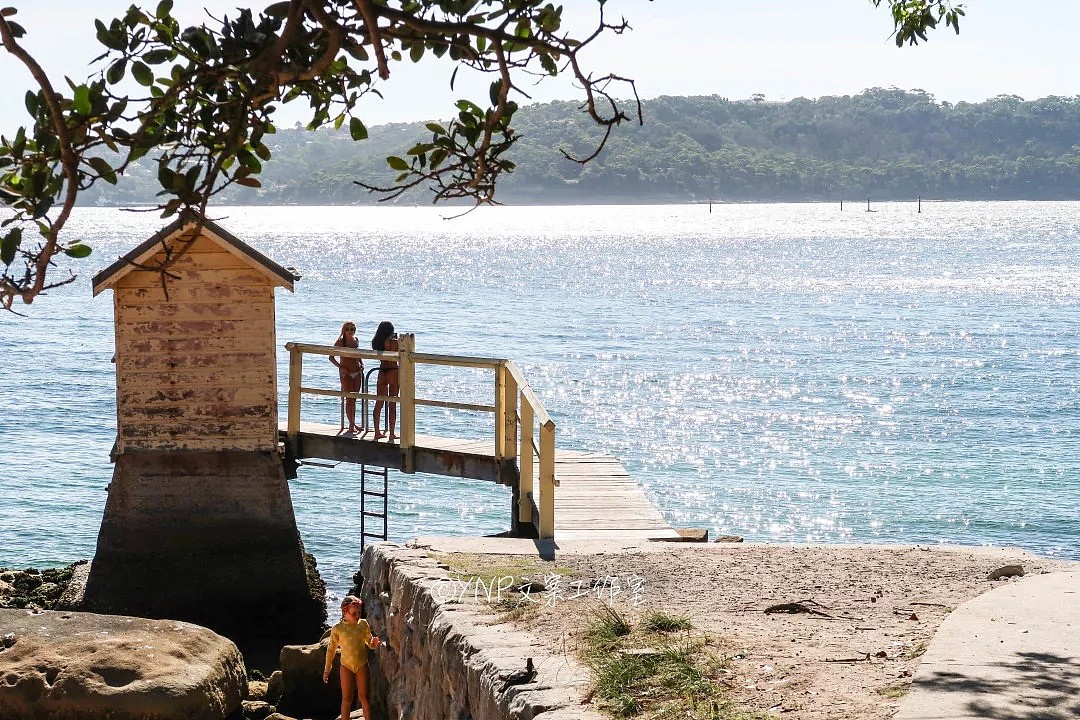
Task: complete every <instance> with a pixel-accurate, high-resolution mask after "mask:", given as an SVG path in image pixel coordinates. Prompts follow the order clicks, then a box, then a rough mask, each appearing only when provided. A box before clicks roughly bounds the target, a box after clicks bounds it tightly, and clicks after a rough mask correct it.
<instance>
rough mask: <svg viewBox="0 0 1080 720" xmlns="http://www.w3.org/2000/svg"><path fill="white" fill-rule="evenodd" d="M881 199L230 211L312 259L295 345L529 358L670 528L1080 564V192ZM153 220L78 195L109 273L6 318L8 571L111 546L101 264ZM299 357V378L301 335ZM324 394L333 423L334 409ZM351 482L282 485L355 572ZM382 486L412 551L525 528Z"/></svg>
mask: <svg viewBox="0 0 1080 720" xmlns="http://www.w3.org/2000/svg"><path fill="white" fill-rule="evenodd" d="M875 209H876V212H871V213H867V212H865V211H864V209H861V208H851V207H850V206H849V207H848V208H847V209H845V210H844V212H842V213H841V212H840V211H839V207H838V206H836V205H820V204H806V205H717V206H714V207H713V208H712V212H711V213H710V212H709V210H708V208H707V207H706V206H703V205H694V206H645V207H643V206H619V207H524V208H518V207H515V208H511V207H499V208H485V209H480V210H477V211H475V212H472V213H469V214H467V215H465V216H463V217H458V218H456V219H453V220H447V219H445V218H446V217H447V216H449V215H453V214H455V213H456V212H457V211H455V210H453V209H443V208H438V209H436V208H393V207H391V208H368V207H363V208H361V207H332V208H306V207H272V208H261V207H260V208H223V209H220V210H218V211H217V216H218V219H219V222H220V223H221V224H222V225H223V226H224V227H225V228H226V229H228V230H229V231H230V232H232V233H234V234H235V235H237V236H238V237H240V238H241V239H243V240H245V241H246V242H249V243H250V244H251V245H253V246H254V247H256V248H257V249H259V250H260V251H262V252H264V253H266V254H267V255H269V256H270V257H272V258H274V259H275V260H276V261H277V262H279V263H280V264H282V265H286V266H289V265H291V266H295V267H296V268H298V269H299V271H300V272H301V274H302V275H303V278H302V279H301V280H300V281H299V282H298V283H297V286H296V293H295V294H291V295H290V294H288V293H285V292H279V294H278V309H277V315H278V342H279V345H284V343H285V342H288V341H301V342H317V343H327V344H328V343H331V342H332V341H333V340H334V338H335V337H336V335H337V332H338V329H339V328H340V326H341V323H342V321H343V320H345V319H353V320H355V321H357V323H358V325H359V326H360V332H359V333H358V335H359V336H360V338H361V341H362V342H366V340H367V338H368V337H369V335H370V333H371V332H373V331H374V328H375V326H376V325H377V324H378V322H379V321H380V320H382V319H390V320H392V321H393V322H394V323H395V325H396V326H397V328H398V330H399V331H407V332H414V333H416V336H417V345H418V348H419V349H420V350H421V351H426V352H443V353H453V354H470V355H488V356H497V357H508V358H511V359H513V360H514V361H515V362H517V363H518V364H519V365H520V366H521V367H522V368H523V370H524V372H525V375H526V377H527V378H528V380H529V382H530V384H531V385H532V386H533V388H534V389H535V390H536V391H537V393H538V394H539V396H540V398H541V399H542V401H543V402H544V403H545V405H546V407H547V408H548V410H549V411H550V412H551V413H552V415H553V416H554V418H555V420H556V423H557V424H558V442H559V445H560V446H562V447H567V448H580V449H590V450H596V451H601V452H605V453H608V454H612V455H615V456H617V457H618V458H620V460H621V461H622V462H623V464H624V465H625V467H626V468H627V469H628V470H629V472H630V473H631V475H632V476H633V477H634V479H635V480H636V481H637V482H638V483H640V484H641V485H642V486H643V487H644V488H645V490H646V492H647V494H648V495H649V497H650V498H651V499H652V501H653V502H654V503H656V504H657V505H658V507H660V509H661V510H662V511H663V513H664V515H665V517H666V518H667V519H668V520H669V521H670V522H671V523H673V524H675V525H678V526H696V527H707V528H709V529H710V530H711V531H712V532H713V533H714V534H715V533H722V534H739V535H743V536H744V537H746V538H747V539H750V540H765V541H773V542H890V543H900V542H903V543H916V542H918V543H938V542H948V543H965V544H997V545H1004V544H1015V545H1020V546H1023V547H1026V548H1029V549H1031V550H1034V551H1036V552H1040V553H1044V554H1050V555H1058V556H1063V557H1071V558H1080V523H1077V521H1076V516H1077V511H1078V510H1080V442H1078V432H1080V409H1078V395H1080V380H1078V378H1080V372H1078V371H1080V342H1078V338H1077V330H1078V322H1077V320H1076V318H1077V305H1078V302H1080V271H1078V270H1077V268H1080V234H1078V231H1077V228H1078V227H1080V204H1076V203H925V202H924V203H923V212H922V213H921V214H918V213H916V212H915V207H914V204H913V203H909V204H899V203H897V204H882V205H879V206H877V207H876V208H875ZM160 224H161V221H160V220H159V219H158V218H156V217H154V216H152V215H141V214H129V213H121V212H119V211H116V210H109V209H83V210H80V211H79V212H78V213H77V214H76V216H75V218H74V220H73V226H74V229H75V230H76V234H77V235H79V236H80V237H83V238H84V239H85V240H86V241H87V242H89V243H90V244H91V245H93V246H94V248H95V255H94V256H93V261H94V262H93V263H91V265H90V266H88V265H86V264H85V263H84V264H81V265H80V266H79V268H78V269H79V272H80V274H81V277H80V280H79V281H78V282H77V283H75V284H73V285H72V286H69V287H65V288H62V289H59V290H56V291H54V292H53V293H52V294H51V295H50V296H49V297H48V298H42V299H40V300H39V301H38V302H37V303H35V304H34V306H32V307H31V308H29V309H28V313H29V317H26V318H17V317H12V316H9V315H4V316H0V344H2V346H3V351H4V356H5V358H11V360H9V361H7V362H5V364H4V366H3V367H2V368H0V379H2V380H3V381H4V383H5V387H6V392H5V401H4V403H5V407H4V408H3V411H4V412H3V417H4V418H5V419H4V421H3V423H4V424H3V440H4V441H5V445H6V448H7V461H8V473H7V477H8V480H7V481H5V483H4V484H3V485H2V486H0V487H2V488H3V489H2V490H0V508H2V513H0V515H2V516H3V519H4V520H3V523H2V525H3V528H2V529H0V566H3V565H26V564H56V563H61V562H70V561H72V560H76V559H80V558H85V557H90V556H91V555H92V554H93V547H94V539H95V537H96V532H97V525H98V523H99V522H100V516H101V510H102V507H103V505H104V500H105V491H104V488H105V486H106V485H107V484H108V481H109V476H110V473H111V467H110V465H109V462H108V452H109V448H110V446H111V444H112V439H113V437H114V435H115V409H114V404H113V403H114V385H113V369H112V366H111V365H110V364H109V356H110V355H111V345H112V318H111V314H112V306H111V296H110V294H109V293H106V294H104V295H102V296H100V297H98V298H95V299H93V300H91V299H90V289H89V277H90V275H91V274H92V273H91V272H89V268H90V267H93V266H97V267H102V266H104V265H106V264H107V263H108V262H109V261H111V260H112V259H113V258H115V257H116V256H117V255H118V254H120V253H123V252H126V251H127V250H129V249H130V248H132V247H134V246H135V245H136V244H137V243H139V242H141V241H142V240H143V239H145V238H146V237H148V236H149V235H151V234H152V233H153V232H155V231H156V230H157V229H158V228H159V227H160ZM60 270H61V271H63V270H64V268H61V269H60ZM53 357H56V358H57V359H58V360H61V362H59V363H58V366H57V367H56V368H55V370H50V371H49V372H47V373H43V372H42V371H41V370H40V367H41V365H40V363H41V359H44V358H53ZM278 362H279V377H280V380H279V387H280V388H282V389H284V388H285V387H287V357H286V355H285V353H284V352H282V353H280V354H279V357H278ZM332 370H333V368H332V367H331V366H330V365H329V363H326V364H325V367H323V366H322V365H321V364H314V363H313V364H309V366H308V367H307V369H306V375H305V382H307V381H308V374H310V380H311V381H312V382H323V383H328V384H330V385H332V384H333V382H334V377H335V376H334V375H333V373H332ZM419 381H420V382H421V384H422V385H423V392H424V393H430V394H431V395H434V396H440V397H448V398H451V399H455V400H459V401H462V402H490V398H487V397H486V395H485V393H487V392H489V391H488V388H489V385H490V378H487V377H486V376H484V375H483V374H481V373H473V374H468V373H466V374H464V375H462V374H456V375H448V374H445V373H443V374H440V373H438V372H433V373H432V374H430V375H423V376H421V377H420V378H419ZM328 386H329V385H328ZM305 407H308V406H307V405H305ZM282 408H284V396H283V397H282ZM311 408H312V409H313V412H315V413H323V414H324V415H325V417H323V418H321V419H323V420H324V421H328V422H336V418H337V405H336V403H332V402H329V403H325V402H324V403H322V404H318V403H312V405H311ZM282 412H284V410H283V409H282ZM313 419H314V418H313ZM475 421H476V418H475V417H470V416H468V415H463V414H461V413H454V412H450V411H443V410H433V409H432V410H425V411H424V412H423V413H422V414H421V415H420V423H421V432H423V431H424V430H425V428H426V429H427V430H428V431H433V430H434V429H436V428H438V430H439V432H440V433H444V434H445V429H446V428H453V429H454V430H455V432H461V433H463V434H468V433H469V432H470V427H472V426H475ZM488 422H489V423H490V420H488ZM451 434H452V433H451ZM357 483H358V472H357V471H356V469H355V468H347V467H346V466H340V467H339V468H337V469H334V470H330V469H325V468H314V467H305V468H303V469H302V470H301V473H300V477H299V478H298V479H297V480H296V481H294V482H292V483H291V489H292V493H293V500H294V504H295V506H296V512H297V517H298V521H299V523H300V526H301V532H302V535H303V537H304V541H305V543H306V544H307V546H308V548H309V550H311V551H312V552H314V553H315V554H316V556H317V557H318V558H319V562H320V566H321V567H322V568H323V572H324V574H328V575H329V579H330V580H331V581H332V582H334V583H337V584H341V583H343V582H344V579H343V578H347V577H348V576H350V575H351V574H352V571H353V570H354V569H355V566H356V559H357V556H358V543H357V537H356V536H357V533H358V530H359V517H358V513H359V508H358V502H357V499H356V491H357ZM391 493H392V498H391V511H392V517H391V521H390V531H391V535H392V537H393V538H396V539H399V540H401V539H405V538H408V537H411V536H414V535H417V534H441V533H446V534H450V533H454V534H459V533H492V532H499V531H501V530H504V529H506V527H507V526H508V522H509V506H510V498H509V493H508V491H507V490H506V489H505V488H501V487H493V486H490V485H484V484H482V483H478V482H474V481H466V480H453V479H448V478H440V477H433V476H420V475H416V476H407V475H401V474H396V473H395V474H392V479H391Z"/></svg>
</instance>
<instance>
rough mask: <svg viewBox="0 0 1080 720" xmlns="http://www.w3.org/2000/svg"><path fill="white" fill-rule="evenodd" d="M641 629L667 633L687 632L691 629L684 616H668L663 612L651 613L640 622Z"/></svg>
mask: <svg viewBox="0 0 1080 720" xmlns="http://www.w3.org/2000/svg"><path fill="white" fill-rule="evenodd" d="M641 624H642V627H644V628H645V629H646V630H648V631H649V632H658V633H668V632H677V631H680V630H689V629H690V628H691V627H693V624H692V623H691V622H690V618H688V617H686V616H675V615H668V614H667V613H664V612H659V611H656V612H651V613H649V614H648V615H646V616H645V617H644V618H642V620H641Z"/></svg>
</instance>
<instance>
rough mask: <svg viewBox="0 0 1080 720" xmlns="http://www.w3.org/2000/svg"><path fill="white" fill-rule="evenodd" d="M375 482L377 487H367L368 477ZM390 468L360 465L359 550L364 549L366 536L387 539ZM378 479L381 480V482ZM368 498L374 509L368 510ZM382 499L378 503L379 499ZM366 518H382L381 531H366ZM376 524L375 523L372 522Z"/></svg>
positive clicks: (375, 519)
mask: <svg viewBox="0 0 1080 720" xmlns="http://www.w3.org/2000/svg"><path fill="white" fill-rule="evenodd" d="M369 478H370V479H371V480H372V481H374V482H375V485H376V487H377V488H378V489H376V490H371V489H368V479H369ZM389 478H390V470H389V469H387V468H385V467H378V466H375V465H361V466H360V552H363V551H364V547H365V546H366V545H367V541H368V538H371V539H372V540H386V539H387V516H388V515H389V511H388V507H387V503H388V498H389V496H390V488H389ZM378 481H382V482H381V484H380V483H379V482H378ZM369 499H370V500H371V501H372V502H371V505H373V506H374V507H375V509H374V510H369V509H368V505H369ZM380 499H381V500H382V502H381V503H380V502H379V500H380ZM368 518H372V520H373V521H377V520H382V532H368ZM372 524H377V523H374V522H373V523H372Z"/></svg>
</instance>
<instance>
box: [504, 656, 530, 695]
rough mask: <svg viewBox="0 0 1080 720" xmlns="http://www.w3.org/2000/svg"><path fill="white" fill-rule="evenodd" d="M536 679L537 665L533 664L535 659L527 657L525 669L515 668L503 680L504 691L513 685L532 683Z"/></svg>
mask: <svg viewBox="0 0 1080 720" xmlns="http://www.w3.org/2000/svg"><path fill="white" fill-rule="evenodd" d="M535 679H536V667H535V666H534V665H533V659H532V658H525V669H524V670H515V671H514V672H512V673H510V674H509V675H507V676H506V679H505V680H503V686H502V691H503V692H506V690H507V689H508V688H509V687H510V686H511V685H525V684H527V683H531V682H532V681H533V680H535Z"/></svg>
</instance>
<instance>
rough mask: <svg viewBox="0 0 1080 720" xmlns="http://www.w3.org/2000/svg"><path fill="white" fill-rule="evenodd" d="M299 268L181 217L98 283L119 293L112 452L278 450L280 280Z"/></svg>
mask: <svg viewBox="0 0 1080 720" xmlns="http://www.w3.org/2000/svg"><path fill="white" fill-rule="evenodd" d="M294 279H295V278H294V276H293V273H292V272H291V271H289V270H287V269H285V268H283V267H281V266H280V265H278V264H277V263H275V262H274V261H273V260H271V259H269V258H267V257H266V256H265V255H263V254H261V253H259V252H258V251H257V250H255V249H254V248H252V247H250V246H249V245H246V244H245V243H243V242H241V241H240V240H238V239H237V238H236V237H235V236H233V235H232V234H231V233H229V232H228V231H226V230H225V229H223V228H222V227H220V226H219V225H217V224H216V223H214V222H211V221H209V220H206V221H204V222H203V223H202V224H201V226H200V225H199V223H197V222H196V220H195V219H194V218H191V217H188V218H182V219H180V220H178V221H176V222H174V223H173V224H171V225H169V226H168V227H166V228H164V229H163V230H161V231H160V232H159V233H157V234H156V235H154V236H153V237H151V238H149V239H148V240H146V241H145V242H143V243H142V244H140V245H139V246H138V247H136V248H135V249H133V250H132V251H131V252H129V253H127V254H126V255H124V256H123V257H121V258H119V259H118V260H117V261H116V262H114V263H113V264H112V265H110V266H109V267H108V268H106V269H105V270H103V271H101V272H100V273H98V274H97V275H96V276H95V277H94V280H93V289H94V295H95V296H96V295H98V294H99V293H101V292H103V291H105V290H109V289H111V290H113V309H114V314H115V320H116V423H117V446H116V453H118V454H122V453H124V452H127V451H129V450H153V449H157V450H174V449H175V450H251V451H263V452H267V451H271V450H274V449H275V448H277V442H278V412H277V367H276V359H275V358H276V355H275V351H276V345H277V341H276V336H275V330H274V323H275V315H274V289H275V288H278V287H283V288H286V289H287V290H289V291H290V292H291V291H292V289H293V281H294Z"/></svg>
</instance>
